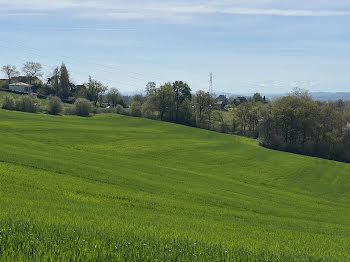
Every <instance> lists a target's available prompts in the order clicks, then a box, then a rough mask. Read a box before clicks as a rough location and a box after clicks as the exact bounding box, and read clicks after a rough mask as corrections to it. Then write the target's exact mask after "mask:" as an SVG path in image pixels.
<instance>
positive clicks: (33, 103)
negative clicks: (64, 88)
mask: <svg viewBox="0 0 350 262" xmlns="http://www.w3.org/2000/svg"><path fill="white" fill-rule="evenodd" d="M39 109H40V106H39V100H38V98H37V97H36V96H35V95H33V94H31V95H28V96H27V95H23V96H21V97H20V98H19V99H18V100H17V102H16V110H18V111H22V112H28V113H37V112H38V111H39Z"/></svg>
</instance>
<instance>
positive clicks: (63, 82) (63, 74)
mask: <svg viewBox="0 0 350 262" xmlns="http://www.w3.org/2000/svg"><path fill="white" fill-rule="evenodd" d="M59 78H60V81H59V94H60V96H61V98H63V99H67V98H68V97H69V93H70V82H69V74H68V70H67V67H66V65H65V64H63V63H62V65H61V68H60V75H59Z"/></svg>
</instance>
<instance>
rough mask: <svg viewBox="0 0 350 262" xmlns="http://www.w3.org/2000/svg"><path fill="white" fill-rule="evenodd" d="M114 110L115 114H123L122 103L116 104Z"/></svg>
mask: <svg viewBox="0 0 350 262" xmlns="http://www.w3.org/2000/svg"><path fill="white" fill-rule="evenodd" d="M115 112H116V113H117V114H123V113H124V107H123V106H122V105H119V104H118V105H117V106H116V107H115Z"/></svg>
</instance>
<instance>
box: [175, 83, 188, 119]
mask: <svg viewBox="0 0 350 262" xmlns="http://www.w3.org/2000/svg"><path fill="white" fill-rule="evenodd" d="M172 86H173V89H174V91H175V122H176V123H178V122H179V110H180V107H181V104H182V102H183V101H185V99H189V100H191V98H192V94H191V88H190V87H189V85H188V84H187V83H185V82H182V81H175V82H174V83H173V85H172Z"/></svg>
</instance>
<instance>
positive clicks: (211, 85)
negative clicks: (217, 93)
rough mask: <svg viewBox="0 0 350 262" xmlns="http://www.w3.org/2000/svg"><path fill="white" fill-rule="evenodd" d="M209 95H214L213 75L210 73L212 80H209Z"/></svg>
mask: <svg viewBox="0 0 350 262" xmlns="http://www.w3.org/2000/svg"><path fill="white" fill-rule="evenodd" d="M209 94H211V95H213V94H214V90H213V73H210V79H209Z"/></svg>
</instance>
